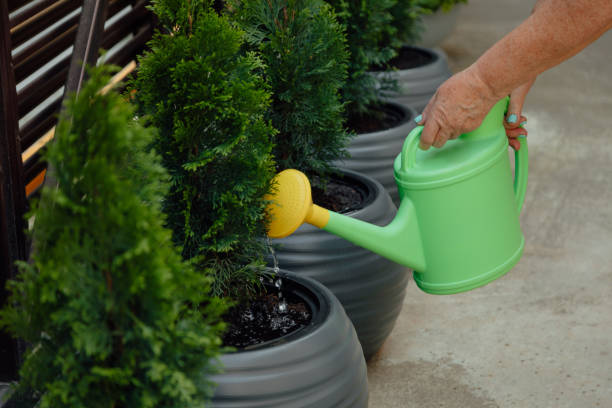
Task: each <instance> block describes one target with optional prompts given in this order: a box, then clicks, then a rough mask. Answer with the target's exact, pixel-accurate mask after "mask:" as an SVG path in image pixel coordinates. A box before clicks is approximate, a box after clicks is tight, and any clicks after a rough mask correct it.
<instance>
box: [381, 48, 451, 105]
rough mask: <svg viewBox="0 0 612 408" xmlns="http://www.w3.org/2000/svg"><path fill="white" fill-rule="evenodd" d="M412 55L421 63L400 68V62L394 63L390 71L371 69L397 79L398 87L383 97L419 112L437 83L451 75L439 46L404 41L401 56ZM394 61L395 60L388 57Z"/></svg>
mask: <svg viewBox="0 0 612 408" xmlns="http://www.w3.org/2000/svg"><path fill="white" fill-rule="evenodd" d="M402 53H403V55H404V56H407V58H410V56H414V57H415V59H416V58H418V59H419V60H420V61H422V63H421V64H419V65H417V66H415V67H412V68H408V69H401V66H402V65H399V64H398V65H395V66H397V67H398V70H396V71H392V72H374V73H373V75H377V76H385V77H386V76H390V77H391V79H395V80H397V83H398V91H396V92H385V95H384V96H385V97H386V98H389V99H390V100H392V101H394V102H397V103H400V104H402V105H406V106H408V107H410V108H412V109H414V110H415V111H417V112H418V113H421V112H422V111H423V109H425V106H427V103H428V102H429V100H430V99H431V97H432V96H433V94H434V93H435V92H436V90H437V89H438V87H439V86H440V85H441V84H442V83H443V82H444V81H446V80H447V79H448V78H450V76H451V72H450V69H449V68H448V62H447V59H446V55H445V54H444V52H443V51H442V50H440V49H429V48H421V47H414V46H409V45H406V46H404V47H402V49H401V50H400V56H402ZM391 65H392V66H393V65H394V61H393V60H392V61H391Z"/></svg>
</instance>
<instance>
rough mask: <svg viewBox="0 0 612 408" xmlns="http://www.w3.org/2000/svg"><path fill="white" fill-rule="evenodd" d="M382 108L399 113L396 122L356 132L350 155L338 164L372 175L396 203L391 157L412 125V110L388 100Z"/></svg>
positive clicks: (399, 150)
mask: <svg viewBox="0 0 612 408" xmlns="http://www.w3.org/2000/svg"><path fill="white" fill-rule="evenodd" d="M383 109H385V110H386V111H387V112H389V114H391V115H395V116H397V117H400V118H401V122H400V124H399V125H398V126H396V127H393V128H391V129H386V130H381V131H378V132H371V133H362V134H358V135H357V136H356V137H354V138H353V140H351V143H350V145H349V147H348V152H349V154H350V158H348V159H344V160H343V161H341V162H339V163H338V165H339V166H341V167H344V168H347V169H350V170H354V171H357V172H359V173H363V174H365V175H367V176H369V177H372V178H374V179H376V180H377V181H378V182H380V183H381V184H382V185H383V187H384V188H385V189H386V190H387V192H388V193H389V194H390V195H391V199H392V200H393V202H394V203H395V204H396V205H397V204H399V194H398V191H397V184H396V183H395V178H394V176H393V161H394V160H395V158H396V157H397V155H398V154H399V153H400V152H401V151H402V146H403V145H404V140H405V139H406V136H408V133H410V131H411V130H412V129H414V127H415V126H416V123H415V122H414V118H415V117H416V112H415V111H414V109H412V108H410V107H407V106H403V105H399V104H397V103H388V104H386V105H385V106H383Z"/></svg>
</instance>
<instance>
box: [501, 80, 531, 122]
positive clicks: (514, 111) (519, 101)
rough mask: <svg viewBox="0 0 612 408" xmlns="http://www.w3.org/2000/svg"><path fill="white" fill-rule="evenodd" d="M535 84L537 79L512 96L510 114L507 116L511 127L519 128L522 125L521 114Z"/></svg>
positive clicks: (518, 89)
mask: <svg viewBox="0 0 612 408" xmlns="http://www.w3.org/2000/svg"><path fill="white" fill-rule="evenodd" d="M534 82H535V77H534V78H533V79H531V80H529V81H527V82H526V83H524V84H523V85H521V86H519V87H518V88H516V89H515V90H514V91H512V93H511V94H510V103H509V104H508V113H507V114H506V123H507V124H508V125H509V126H510V127H518V126H519V125H520V123H521V121H519V119H520V117H521V112H522V111H523V105H524V103H525V98H526V97H527V94H528V93H529V90H530V89H531V87H532V86H533V83H534Z"/></svg>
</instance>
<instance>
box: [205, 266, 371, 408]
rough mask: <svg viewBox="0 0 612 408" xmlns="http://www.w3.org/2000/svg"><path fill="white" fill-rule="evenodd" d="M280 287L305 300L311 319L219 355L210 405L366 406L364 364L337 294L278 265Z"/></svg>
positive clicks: (268, 407) (285, 407)
mask: <svg viewBox="0 0 612 408" xmlns="http://www.w3.org/2000/svg"><path fill="white" fill-rule="evenodd" d="M280 274H281V276H282V278H283V292H285V293H288V292H293V293H294V294H296V295H298V296H299V297H300V298H302V299H303V301H304V302H305V303H306V304H307V305H308V306H309V308H310V309H311V312H312V321H311V322H310V324H309V325H308V326H306V327H304V328H302V329H301V330H298V331H296V332H293V333H290V334H288V335H286V336H284V337H282V338H280V339H278V340H274V341H271V342H267V343H264V344H261V345H258V346H256V347H254V348H250V349H249V350H248V351H238V352H235V353H229V354H225V355H223V356H221V363H222V365H223V370H224V372H223V373H222V374H219V375H215V376H213V377H212V379H211V380H212V381H213V382H214V383H216V384H217V388H216V391H215V395H214V397H213V400H212V403H211V407H217V408H229V407H232V408H258V407H261V408H264V407H265V408H272V407H278V408H292V407H296V408H297V407H300V408H301V407H304V408H305V407H310V408H332V407H346V408H350V407H355V408H366V407H367V406H368V383H367V376H366V364H365V360H364V357H363V354H362V350H361V346H360V345H359V341H358V340H357V336H356V334H355V329H354V328H353V325H352V324H351V322H350V320H349V319H348V317H347V316H346V313H345V312H344V309H343V308H342V306H341V305H340V303H339V302H338V299H336V297H335V296H334V295H333V294H332V293H331V292H330V291H329V289H327V288H325V287H324V286H323V285H321V284H320V283H318V282H316V281H314V280H312V279H309V278H307V277H304V276H299V275H296V274H294V273H290V272H286V271H281V272H280Z"/></svg>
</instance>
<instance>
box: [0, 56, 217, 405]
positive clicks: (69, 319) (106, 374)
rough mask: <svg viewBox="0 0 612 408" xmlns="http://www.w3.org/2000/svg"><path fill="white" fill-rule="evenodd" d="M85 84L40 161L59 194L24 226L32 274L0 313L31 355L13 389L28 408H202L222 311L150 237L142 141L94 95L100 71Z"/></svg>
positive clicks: (146, 155)
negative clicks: (30, 401)
mask: <svg viewBox="0 0 612 408" xmlns="http://www.w3.org/2000/svg"><path fill="white" fill-rule="evenodd" d="M91 73H92V79H91V80H90V81H88V82H87V83H86V84H85V85H84V87H83V89H82V90H81V92H80V94H79V95H78V97H76V99H75V98H72V100H70V101H69V102H68V103H67V106H66V109H65V112H64V114H63V115H62V117H61V118H60V122H59V124H58V126H57V130H56V140H55V142H54V143H53V144H52V145H51V146H50V147H49V149H48V151H47V152H46V153H45V158H46V160H47V161H48V162H49V163H50V164H52V165H53V166H54V167H55V169H56V174H55V175H56V177H57V180H58V183H59V187H58V188H56V189H55V188H44V189H43V191H42V198H41V201H40V203H39V204H34V206H33V210H32V212H31V213H30V214H29V216H30V217H35V219H36V221H35V226H34V238H35V240H36V243H37V247H36V251H35V253H34V255H33V262H32V263H31V264H27V263H21V264H20V271H21V273H20V274H19V275H18V278H17V280H15V281H12V282H11V283H10V285H9V289H10V291H11V292H12V295H11V298H10V300H9V305H10V306H7V307H6V308H5V309H4V310H3V311H2V312H1V314H0V316H1V323H2V325H3V326H6V327H7V328H8V329H10V330H11V331H12V332H13V333H14V334H15V335H16V336H18V337H21V338H23V339H24V340H26V341H27V342H28V343H29V344H30V347H29V349H28V351H27V354H26V357H25V362H24V363H23V365H22V367H21V371H20V375H21V379H20V388H19V390H20V392H21V393H30V392H33V393H34V394H35V395H37V396H38V397H40V398H41V404H40V407H41V408H50V407H53V408H60V407H70V408H135V407H138V408H144V407H203V406H204V402H205V401H206V399H207V398H208V397H210V395H211V391H212V385H211V384H209V383H208V382H207V380H206V376H207V375H209V374H210V373H212V372H214V371H216V367H215V366H216V363H215V362H214V360H211V359H213V358H214V357H216V356H217V355H218V353H219V347H220V343H221V341H220V339H219V333H220V331H221V330H222V329H223V323H220V320H219V319H220V315H221V314H222V313H223V312H224V310H225V307H224V305H223V304H222V303H221V302H220V301H219V300H218V299H212V298H210V297H208V296H206V295H205V294H206V292H207V288H208V286H209V279H208V278H206V277H205V276H204V275H202V274H198V273H195V272H194V271H193V269H192V268H191V267H190V265H188V264H186V263H184V262H183V261H182V259H181V256H180V254H179V253H178V252H177V251H176V250H175V249H174V246H173V245H172V241H171V233H170V231H169V230H167V229H165V228H164V226H163V223H164V217H163V215H162V213H161V209H160V202H161V198H162V196H163V194H164V192H165V189H166V187H167V175H166V173H165V171H164V169H163V168H162V166H161V164H160V160H159V157H158V156H157V155H156V154H155V153H154V152H152V151H151V150H150V149H149V150H148V149H147V146H148V145H150V143H151V142H152V137H153V131H152V130H147V129H145V128H143V127H142V126H141V125H140V124H139V123H138V122H137V121H135V120H134V119H133V117H134V112H133V110H132V108H131V107H130V105H129V104H128V103H127V102H125V101H124V100H123V99H122V98H121V97H120V96H118V95H117V94H115V93H112V92H111V93H108V94H106V95H101V94H99V93H98V91H99V90H100V89H101V88H102V86H103V85H104V84H106V83H107V82H108V80H109V76H108V75H107V73H108V70H107V69H105V68H96V69H95V70H92V71H91ZM196 306H198V307H197V308H196ZM31 406H32V405H29V407H31Z"/></svg>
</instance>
